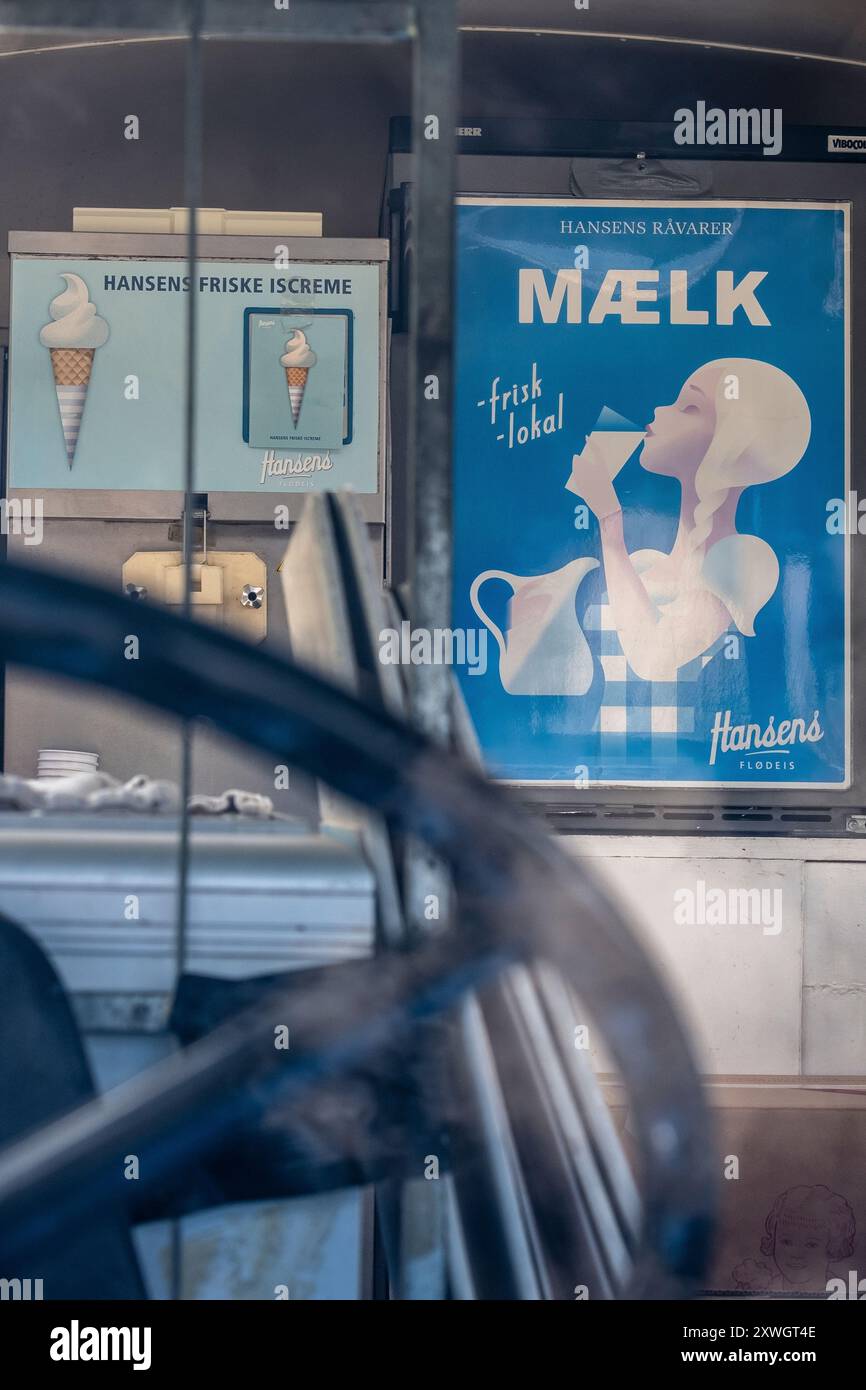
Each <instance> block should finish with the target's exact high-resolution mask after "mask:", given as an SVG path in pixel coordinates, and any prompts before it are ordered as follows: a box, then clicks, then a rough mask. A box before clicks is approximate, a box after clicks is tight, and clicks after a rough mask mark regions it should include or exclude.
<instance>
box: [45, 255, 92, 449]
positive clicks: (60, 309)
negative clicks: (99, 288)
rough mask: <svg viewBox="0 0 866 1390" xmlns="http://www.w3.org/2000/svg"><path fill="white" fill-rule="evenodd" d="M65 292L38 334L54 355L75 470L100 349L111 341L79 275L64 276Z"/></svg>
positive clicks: (53, 304) (53, 365)
mask: <svg viewBox="0 0 866 1390" xmlns="http://www.w3.org/2000/svg"><path fill="white" fill-rule="evenodd" d="M63 279H64V280H65V281H66V289H65V290H63V291H62V293H61V294H59V295H58V296H57V298H56V299H53V300H52V301H51V304H50V306H49V310H48V312H49V313H50V315H51V322H50V323H47V324H46V325H45V327H44V328H43V329H42V331H41V333H40V334H39V341H40V343H41V344H42V346H43V347H47V348H48V350H49V351H50V353H51V369H52V371H53V373H54V389H55V391H56V392H57V404H58V406H59V407H60V423H61V425H62V427H63V439H64V442H65V444H66V460H67V463H68V464H69V467H70V468H71V467H72V464H73V461H74V459H75V450H76V447H77V445H78V435H79V433H80V430H81V420H82V416H83V415H84V405H85V402H86V400H87V391H88V387H89V386H90V375H91V372H92V371H93V356H94V353H95V352H96V349H97V348H100V347H102V346H103V344H104V343H106V342H107V341H108V334H109V328H108V324H107V323H106V322H105V319H101V318H100V317H99V315H98V314H97V312H96V306H95V305H94V304H92V303H91V302H90V293H89V291H88V288H87V286H86V284H85V283H84V281H83V280H82V278H81V276H80V275H71V274H69V275H66V274H65V275H64V276H63Z"/></svg>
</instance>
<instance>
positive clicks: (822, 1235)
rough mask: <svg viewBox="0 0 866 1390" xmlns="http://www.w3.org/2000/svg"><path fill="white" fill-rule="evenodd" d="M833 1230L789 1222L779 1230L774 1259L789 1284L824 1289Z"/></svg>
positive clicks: (827, 1227) (783, 1220)
mask: <svg viewBox="0 0 866 1390" xmlns="http://www.w3.org/2000/svg"><path fill="white" fill-rule="evenodd" d="M829 1241H830V1228H829V1226H827V1225H824V1224H822V1223H820V1222H817V1221H815V1222H812V1221H810V1222H809V1223H808V1224H806V1225H804V1224H803V1223H802V1222H801V1221H790V1220H788V1221H786V1220H785V1217H784V1216H782V1217H780V1219H779V1223H778V1225H777V1227H776V1239H775V1242H774V1245H773V1258H774V1260H775V1261H776V1265H777V1267H778V1269H779V1272H780V1274H782V1276H783V1277H784V1278H785V1279H787V1281H788V1283H789V1284H799V1285H802V1286H804V1287H805V1286H808V1287H810V1288H819V1289H823V1288H824V1285H825V1284H826V1282H827V1247H828V1245H829Z"/></svg>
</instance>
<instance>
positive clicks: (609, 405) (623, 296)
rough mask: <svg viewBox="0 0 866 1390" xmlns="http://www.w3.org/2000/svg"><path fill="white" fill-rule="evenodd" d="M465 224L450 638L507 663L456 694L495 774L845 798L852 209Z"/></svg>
mask: <svg viewBox="0 0 866 1390" xmlns="http://www.w3.org/2000/svg"><path fill="white" fill-rule="evenodd" d="M457 217H458V297H457V303H458V337H457V370H456V388H455V391H456V398H455V438H456V445H455V480H454V486H455V493H454V496H455V502H454V515H455V560H454V575H455V578H454V615H453V622H454V626H455V627H457V628H483V629H486V631H487V633H488V645H489V650H490V651H491V653H492V654H493V657H494V658H495V659H491V660H489V661H488V665H487V669H486V671H485V672H484V673H483V674H481V673H478V672H469V671H468V670H467V671H462V672H461V673H460V677H461V681H462V685H463V690H464V694H465V696H466V699H467V702H468V705H469V711H470V713H471V715H472V718H473V720H474V723H475V725H476V728H477V730H478V733H479V737H480V740H481V744H482V747H483V749H484V752H485V754H486V758H487V761H488V764H489V765H490V767H491V769H492V770H493V772H494V773H496V774H497V775H499V776H501V777H504V778H508V779H510V780H515V781H520V782H528V783H533V782H535V783H540V784H544V783H550V784H554V785H559V786H562V785H566V786H572V787H578V788H582V787H585V786H590V787H591V786H594V785H636V786H639V785H641V784H648V785H654V786H657V785H660V784H669V785H680V786H703V785H713V784H715V785H728V786H739V787H790V788H795V787H804V788H805V787H821V786H828V787H834V786H835V787H839V786H843V785H845V784H846V782H847V781H848V780H849V770H848V756H849V736H848V726H849V702H848V661H849V653H848V615H847V598H846V575H847V570H848V544H849V542H848V539H847V536H846V535H845V534H844V529H845V528H839V527H834V526H832V525H828V515H829V514H832V507H830V510H829V513H828V506H829V504H831V502H832V500H833V499H844V498H846V497H847V496H848V477H849V464H848V450H849V425H848V410H849V403H848V371H849V329H848V300H849V288H848V284H849V228H848V218H849V209H848V206H847V205H846V204H836V203H822V204H791V203H784V204H781V203H778V204H777V203H757V202H750V203H724V204H723V203H716V202H712V203H711V202H702V203H694V204H690V203H680V202H677V203H676V204H675V205H652V204H648V203H645V202H641V203H629V202H618V203H613V202H599V203H587V202H583V201H578V200H573V199H572V200H568V201H559V200H551V199H495V198H487V199H485V198H477V199H473V198H467V199H462V200H460V202H459V205H458V209H457ZM840 532H842V533H840Z"/></svg>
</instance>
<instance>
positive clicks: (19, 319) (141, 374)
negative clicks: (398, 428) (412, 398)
mask: <svg viewBox="0 0 866 1390" xmlns="http://www.w3.org/2000/svg"><path fill="white" fill-rule="evenodd" d="M189 290H190V282H189V277H188V274H187V268H186V264H185V262H183V261H169V260H157V261H130V260H116V259H107V260H106V259H93V258H89V259H79V260H75V259H66V258H64V259H62V260H61V259H56V258H53V257H52V258H46V257H32V258H31V257H16V258H15V259H14V260H13V271H12V322H11V331H10V390H9V398H10V420H9V424H10V432H9V457H10V481H11V484H12V486H14V487H19V488H33V489H35V488H40V489H44V488H111V489H131V490H146V489H166V490H172V489H180V488H182V487H183V479H184V440H185V423H184V410H185V384H186V325H187V312H188V298H189ZM197 290H198V349H199V368H198V379H197V388H198V389H197V421H196V437H197V447H196V465H195V485H196V488H197V489H198V490H200V491H203V492H207V491H227V492H257V491H260V490H263V491H273V492H281V491H287V490H311V489H316V490H317V489H324V488H327V489H333V488H337V487H344V486H347V487H352V488H354V490H355V491H357V492H362V493H375V492H377V491H378V489H379V485H380V470H379V460H380V455H381V439H380V409H379V406H380V401H379V394H380V388H379V382H380V359H381V343H380V332H381V330H380V305H379V270H378V268H377V266H375V265H372V264H365V263H356V262H353V263H346V264H337V263H333V262H328V263H320V264H307V265H302V264H292V266H291V267H290V268H288V269H285V270H282V271H279V272H277V271H275V270H273V269H272V267H271V266H269V265H267V264H265V265H260V264H249V263H245V264H240V263H238V262H237V261H232V262H212V261H208V262H201V263H200V264H199V267H198V280H197Z"/></svg>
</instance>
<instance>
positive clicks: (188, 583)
mask: <svg viewBox="0 0 866 1390" xmlns="http://www.w3.org/2000/svg"><path fill="white" fill-rule="evenodd" d="M203 18H204V0H189V42H188V46H187V60H186V75H185V76H186V80H185V83H184V203H185V205H186V208H187V215H188V217H189V231H188V239H187V273H188V274H189V295H188V298H187V339H186V415H185V431H184V499H183V553H182V561H181V563H182V565H183V571H184V587H183V614H184V617H185V618H189V617H190V616H191V614H192V597H191V596H192V554H193V537H194V535H195V517H194V515H193V492H194V488H195V443H196V430H195V413H196V398H197V396H196V369H197V366H198V341H197V339H198V291H197V284H196V269H197V263H198V209H199V207H200V205H201V187H202V131H203V126H204V113H203V110H202V103H203V96H204V94H203V82H202V41H201V29H202V22H203ZM191 791H192V724H191V723H190V721H189V720H188V719H187V720H184V722H183V727H182V729H181V777H180V826H179V831H178V847H177V851H178V867H177V912H176V917H175V922H176V933H175V968H176V973H177V975H178V976H180V974H181V973H182V971H183V969H184V967H185V964H186V952H187V935H188V920H189V847H190V846H189V812H188V809H187V808H188V806H189V798H190V793H191ZM182 1294H183V1242H182V1231H181V1225H180V1221H178V1220H175V1221H173V1222H172V1228H171V1296H172V1298H173V1299H175V1300H177V1299H179V1298H181V1297H182Z"/></svg>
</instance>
